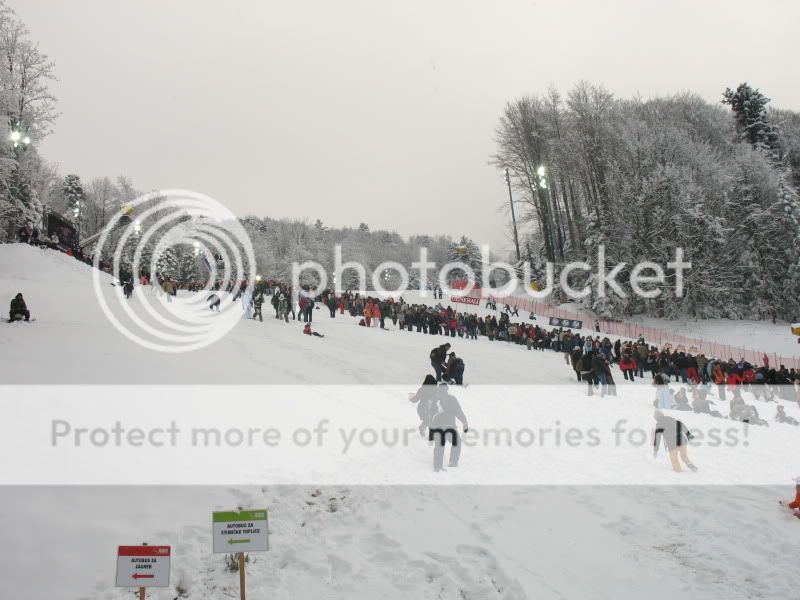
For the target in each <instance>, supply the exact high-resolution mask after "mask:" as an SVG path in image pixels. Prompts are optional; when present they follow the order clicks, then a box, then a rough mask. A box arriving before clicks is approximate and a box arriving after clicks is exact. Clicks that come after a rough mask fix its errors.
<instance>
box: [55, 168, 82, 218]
mask: <svg viewBox="0 0 800 600" xmlns="http://www.w3.org/2000/svg"><path fill="white" fill-rule="evenodd" d="M61 194H62V195H63V197H64V200H65V202H66V204H67V208H68V209H69V210H71V211H72V217H73V218H74V219H75V222H76V223H78V227H79V228H80V224H81V221H82V220H83V219H82V218H83V209H84V205H85V203H86V194H85V193H84V191H83V186H82V185H81V178H80V177H78V176H77V175H67V176H66V177H64V185H63V186H62V188H61Z"/></svg>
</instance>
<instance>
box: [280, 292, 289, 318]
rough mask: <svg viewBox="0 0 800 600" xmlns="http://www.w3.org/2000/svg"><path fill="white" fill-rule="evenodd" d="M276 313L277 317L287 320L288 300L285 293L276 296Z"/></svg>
mask: <svg viewBox="0 0 800 600" xmlns="http://www.w3.org/2000/svg"><path fill="white" fill-rule="evenodd" d="M278 315H279V317H278V318H279V319H284V320H285V321H286V322H287V323H288V322H289V301H288V299H287V298H286V294H283V293H281V295H280V296H279V297H278Z"/></svg>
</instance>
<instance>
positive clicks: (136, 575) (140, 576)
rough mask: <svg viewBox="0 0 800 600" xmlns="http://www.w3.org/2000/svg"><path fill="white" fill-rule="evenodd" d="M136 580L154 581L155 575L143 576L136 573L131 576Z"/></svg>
mask: <svg viewBox="0 0 800 600" xmlns="http://www.w3.org/2000/svg"><path fill="white" fill-rule="evenodd" d="M131 577H133V578H134V579H153V578H154V577H155V575H142V574H140V573H134V574H133V575H131Z"/></svg>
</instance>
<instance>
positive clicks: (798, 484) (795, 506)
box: [787, 477, 800, 519]
mask: <svg viewBox="0 0 800 600" xmlns="http://www.w3.org/2000/svg"><path fill="white" fill-rule="evenodd" d="M794 483H795V492H794V500H792V501H791V502H789V503H788V504H787V506H788V507H789V508H791V509H792V510H793V511H795V513H794V516H795V517H797V518H798V519H800V477H795V478H794Z"/></svg>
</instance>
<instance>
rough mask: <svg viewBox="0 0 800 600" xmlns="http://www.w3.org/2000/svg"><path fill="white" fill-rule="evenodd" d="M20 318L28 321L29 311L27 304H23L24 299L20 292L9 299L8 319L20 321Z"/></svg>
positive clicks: (29, 317)
mask: <svg viewBox="0 0 800 600" xmlns="http://www.w3.org/2000/svg"><path fill="white" fill-rule="evenodd" d="M22 319H25V320H26V321H30V320H31V313H30V311H29V310H28V306H27V305H26V304H25V299H24V298H23V297H22V294H17V295H16V296H14V299H13V300H12V301H11V308H10V309H9V311H8V320H9V321H21V320H22Z"/></svg>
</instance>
